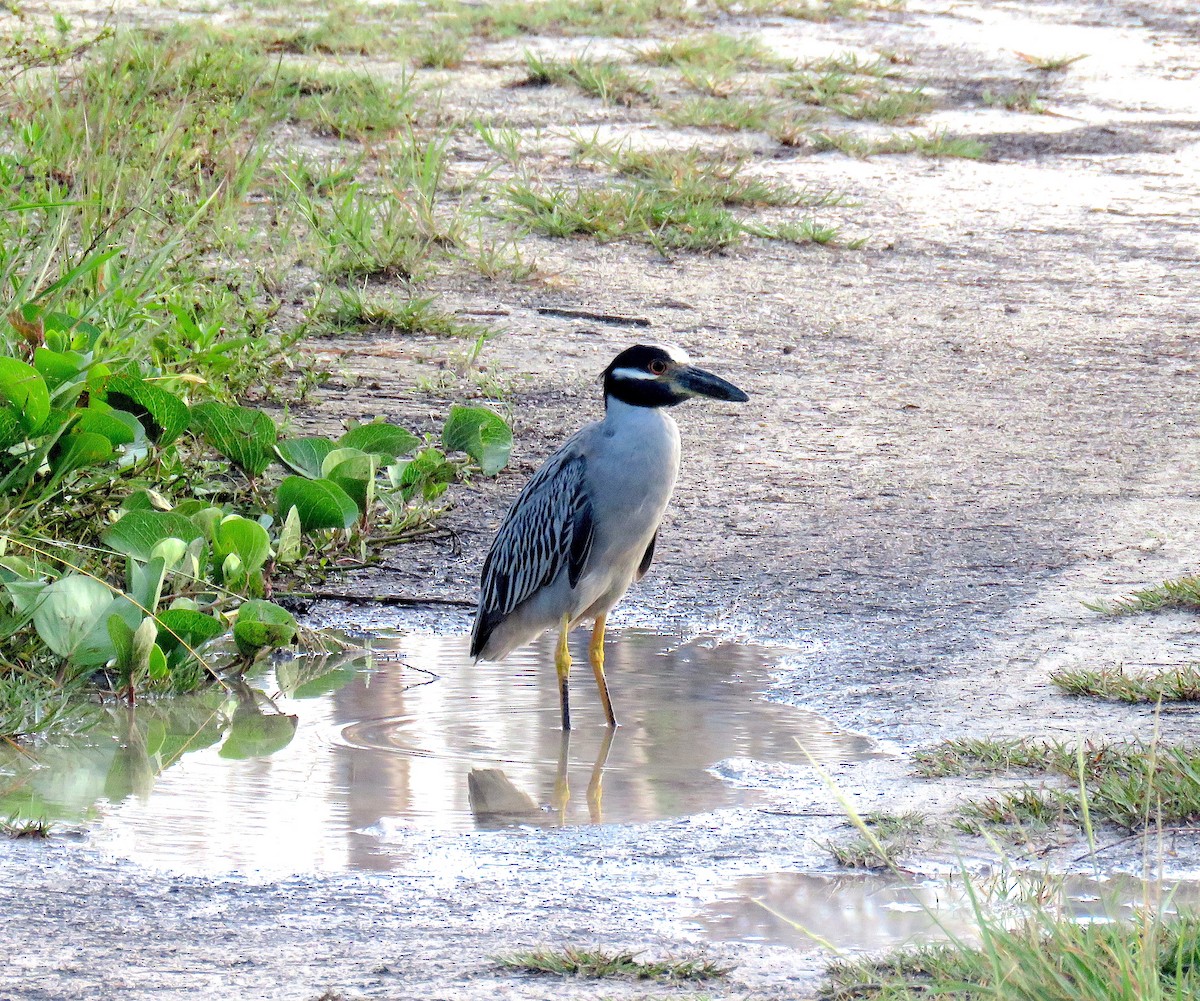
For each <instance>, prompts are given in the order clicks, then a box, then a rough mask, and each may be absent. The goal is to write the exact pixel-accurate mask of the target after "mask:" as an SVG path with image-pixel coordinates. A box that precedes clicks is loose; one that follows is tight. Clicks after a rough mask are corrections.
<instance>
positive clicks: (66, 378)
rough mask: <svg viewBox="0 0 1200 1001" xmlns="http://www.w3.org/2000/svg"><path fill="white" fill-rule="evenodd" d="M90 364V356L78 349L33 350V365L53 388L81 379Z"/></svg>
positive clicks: (50, 387)
mask: <svg viewBox="0 0 1200 1001" xmlns="http://www.w3.org/2000/svg"><path fill="white" fill-rule="evenodd" d="M89 364H91V359H90V357H89V356H88V355H84V354H81V353H80V352H78V351H51V350H50V349H49V348H37V349H36V350H35V351H34V352H33V367H34V368H35V369H37V371H38V374H40V375H41V376H42V378H43V379H45V380H46V385H47V387H48V388H49V389H51V390H54V389H57V388H58V387H59V386H61V385H63V384H64V383H68V382H73V381H74V380H76V379H79V378H80V376H81V375H82V374H83V372H84V371H85V370H86V369H87V367H88V365H89Z"/></svg>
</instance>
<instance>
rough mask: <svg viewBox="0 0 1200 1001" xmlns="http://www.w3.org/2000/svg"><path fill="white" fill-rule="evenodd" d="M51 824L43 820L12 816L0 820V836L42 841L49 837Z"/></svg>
mask: <svg viewBox="0 0 1200 1001" xmlns="http://www.w3.org/2000/svg"><path fill="white" fill-rule="evenodd" d="M50 833H51V825H50V823H49V822H48V821H45V820H23V819H19V818H13V819H11V820H5V821H0V836H2V837H6V838H11V839H12V840H14V841H18V840H21V839H26V840H31V841H44V840H45V839H47V838H49V837H50Z"/></svg>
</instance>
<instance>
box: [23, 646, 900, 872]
mask: <svg viewBox="0 0 1200 1001" xmlns="http://www.w3.org/2000/svg"><path fill="white" fill-rule="evenodd" d="M369 645H370V650H369V652H368V653H366V654H362V655H359V656H357V657H355V658H353V659H350V660H348V661H347V660H343V661H340V662H330V661H320V660H311V661H306V660H304V659H298V660H295V661H290V662H286V663H282V664H280V665H279V666H278V667H277V668H276V671H275V673H274V675H273V676H271V677H268V678H265V679H258V680H257V682H256V685H257V688H258V689H259V690H260V691H258V692H255V691H252V690H251V689H249V688H247V689H246V690H245V691H243V692H242V693H241V694H240V696H239V697H237V698H231V697H229V696H227V695H226V694H225V693H222V692H219V691H214V692H210V693H205V694H202V695H200V696H196V697H189V698H182V699H175V700H170V701H164V702H162V703H159V704H156V705H145V706H139V707H138V708H137V709H136V710H133V711H130V710H128V709H126V708H125V707H123V706H108V707H104V708H102V709H101V710H99V711H98V714H99V722H98V723H97V724H96V725H95V726H93V727H92V728H90V729H88V730H86V731H85V732H83V733H82V734H81V735H80V736H79V737H78V738H76V739H74V740H72V741H69V742H65V743H59V744H55V745H53V746H39V747H37V748H35V749H34V751H33V753H27V752H17V751H13V750H11V749H10V750H7V751H5V752H3V755H2V756H0V817H4V816H11V815H23V816H32V817H45V818H47V819H50V820H52V821H63V820H65V821H68V822H72V821H90V823H89V825H88V838H89V840H90V842H91V843H92V844H94V845H96V846H97V847H99V848H101V849H103V850H107V851H111V852H113V853H115V854H119V855H126V856H129V857H131V858H137V859H138V860H139V861H141V862H143V863H145V864H149V865H156V866H165V867H169V868H172V869H176V870H183V871H189V872H206V873H214V872H230V871H243V872H260V873H264V874H270V875H281V874H286V873H294V872H306V871H323V872H329V871H336V870H339V869H356V868H358V869H364V868H365V869H388V868H392V867H393V866H394V865H395V864H396V863H397V862H398V860H399V859H400V858H401V857H402V855H401V854H400V853H401V852H403V840H404V839H403V831H404V830H405V829H411V828H412V827H414V826H417V827H424V828H433V829H440V830H468V829H473V828H478V827H486V828H496V827H500V828H504V827H511V828H516V829H520V827H521V826H523V825H539V826H554V825H560V824H581V823H583V824H586V823H600V822H604V823H621V822H631V821H650V820H655V819H659V818H665V817H674V816H680V815H685V814H690V813H697V812H702V811H706V810H712V809H717V808H721V807H729V806H736V805H746V804H752V803H754V802H756V801H757V800H756V793H755V792H754V790H752V789H745V788H738V787H736V786H735V785H733V784H732V783H730V782H728V781H726V780H723V779H722V778H721V777H719V775H718V774H717V773H716V772H715V771H714V770H713V767H712V766H714V765H715V764H717V763H718V762H720V761H722V760H725V759H732V758H751V759H755V760H757V761H763V762H773V763H780V764H782V765H785V766H806V765H807V763H808V757H807V755H806V753H805V752H806V751H807V753H808V754H811V755H812V756H813V757H814V758H816V759H818V760H822V761H827V762H828V761H845V760H853V759H858V758H863V757H867V756H871V755H873V754H876V753H879V751H878V748H877V747H876V746H875V745H873V744H872V743H871V742H870V741H869V740H868V739H867V738H865V737H862V736H860V735H857V734H853V733H848V732H845V731H839V730H837V729H836V728H834V727H833V726H831V725H830V723H829V722H828V721H827V720H825V719H823V718H822V717H819V716H817V715H815V714H813V713H809V712H806V711H804V710H802V709H796V708H793V707H790V706H785V705H781V704H778V703H773V702H769V701H767V700H766V699H765V698H764V697H763V694H762V693H763V692H764V691H765V690H766V689H767V688H768V684H769V670H770V668H771V665H772V662H773V659H774V657H775V653H774V652H773V651H771V650H769V649H766V648H763V647H756V646H752V645H746V644H728V643H712V642H708V641H705V640H697V641H691V642H686V643H680V642H674V641H672V639H671V638H669V637H664V636H660V635H655V634H652V633H648V632H642V631H636V630H627V631H624V632H622V633H620V634H613V635H612V641H611V642H610V644H609V648H608V651H609V652H608V657H609V661H608V675H609V683H610V688H611V691H612V694H613V701H614V705H615V708H616V711H617V714H618V719H620V720H621V722H622V726H621V727H620V728H619V729H618V730H617V731H616V732H615V733H612V732H611V731H609V729H608V728H607V727H606V726H604V725H603V715H602V712H601V710H600V706H599V700H598V698H597V695H596V691H595V685H594V682H593V680H592V677H591V671H590V669H589V668H588V665H587V663H586V660H581V662H580V663H578V664H577V667H576V670H575V672H574V673H573V674H572V695H573V700H572V712H573V718H574V722H575V726H576V729H575V730H573V731H572V732H571V734H570V737H569V739H564V736H563V733H562V731H561V730H560V728H559V718H558V717H559V710H558V695H557V689H556V683H555V675H554V669H553V649H552V646H553V644H552V640H551V639H550V638H546V639H544V641H542V642H539V643H537V644H534V645H533V646H531V647H528V648H526V649H524V650H522V651H519V652H518V653H516V654H514V655H513V656H512V657H510V658H509V660H508V661H506V662H505V663H503V664H499V665H498V664H479V665H473V664H472V663H471V661H470V658H469V657H468V656H467V649H466V639H465V638H458V637H453V638H447V637H442V636H430V635H402V636H395V637H385V638H379V637H373V638H372V639H371V640H370V643H369ZM263 692H266V693H269V694H271V695H272V696H273V698H272V699H271V700H268V699H267V698H266V696H265V695H263V694H262V693H263ZM276 692H278V693H279V694H275V693H276Z"/></svg>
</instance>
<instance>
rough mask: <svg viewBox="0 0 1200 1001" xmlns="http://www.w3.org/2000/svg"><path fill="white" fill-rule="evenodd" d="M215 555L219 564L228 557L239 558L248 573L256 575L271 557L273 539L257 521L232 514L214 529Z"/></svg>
mask: <svg viewBox="0 0 1200 1001" xmlns="http://www.w3.org/2000/svg"><path fill="white" fill-rule="evenodd" d="M213 553H214V555H215V556H216V561H217V562H218V563H222V562H223V561H224V560H225V557H226V556H230V555H234V556H237V557H238V559H240V560H241V561H242V566H243V567H244V568H245V570H246V573H254V571H255V570H261V569H262V566H263V564H264V563H266V562H267V558H268V557H269V556H270V555H271V538H270V536H269V535H267V530H266V529H265V528H263V527H262V525H260V524H259V523H258V522H257V521H251V520H250V519H249V518H243V517H241V515H236V514H231V515H229V516H228V517H226V518H223V519H221V521H220V522H219V523H218V524H217V525H216V527H215V528H214V529H213Z"/></svg>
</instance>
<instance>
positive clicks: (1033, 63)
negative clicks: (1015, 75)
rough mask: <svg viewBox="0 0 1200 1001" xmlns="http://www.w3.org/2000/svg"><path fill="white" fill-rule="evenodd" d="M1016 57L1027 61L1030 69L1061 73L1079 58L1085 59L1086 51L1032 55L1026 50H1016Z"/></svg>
mask: <svg viewBox="0 0 1200 1001" xmlns="http://www.w3.org/2000/svg"><path fill="white" fill-rule="evenodd" d="M1017 58H1018V59H1020V60H1021V61H1022V62H1025V63H1027V64H1028V66H1029V69H1031V70H1037V71H1039V72H1041V73H1061V72H1063V71H1064V70H1066V69H1069V68H1070V67H1072V66H1074V65H1075V64H1076V63H1077V62H1079V60H1080V59H1086V58H1087V53H1086V52H1085V53H1082V54H1080V55H1075V56H1034V55H1030V54H1029V53H1026V52H1018V53H1017Z"/></svg>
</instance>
